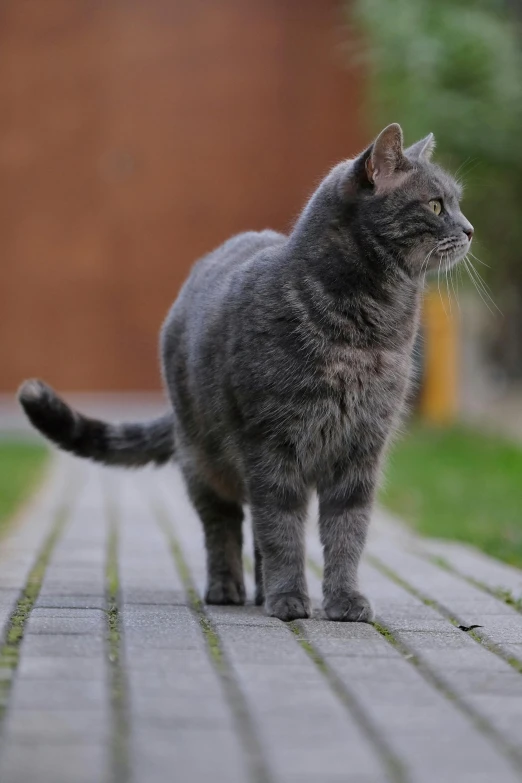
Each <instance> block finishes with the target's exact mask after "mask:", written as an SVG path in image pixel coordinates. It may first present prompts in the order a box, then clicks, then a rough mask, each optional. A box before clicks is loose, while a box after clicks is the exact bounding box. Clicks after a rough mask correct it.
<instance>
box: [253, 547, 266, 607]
mask: <svg viewBox="0 0 522 783" xmlns="http://www.w3.org/2000/svg"><path fill="white" fill-rule="evenodd" d="M254 575H255V580H256V598H255V602H256V606H263V604H264V603H265V584H264V581H263V555H262V554H261V549H260V548H259V546H258V544H257V542H256V540H255V538H254Z"/></svg>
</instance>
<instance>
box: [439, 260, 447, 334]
mask: <svg viewBox="0 0 522 783" xmlns="http://www.w3.org/2000/svg"><path fill="white" fill-rule="evenodd" d="M443 256H444V253H442V254H441V257H440V258H439V268H438V269H437V288H438V289H439V298H440V303H441V305H442V309H443V310H444V315H445V316H446V318H447V317H448V313H447V311H446V305H445V304H444V298H443V296H442V292H441V290H440V268H441V264H442V259H443Z"/></svg>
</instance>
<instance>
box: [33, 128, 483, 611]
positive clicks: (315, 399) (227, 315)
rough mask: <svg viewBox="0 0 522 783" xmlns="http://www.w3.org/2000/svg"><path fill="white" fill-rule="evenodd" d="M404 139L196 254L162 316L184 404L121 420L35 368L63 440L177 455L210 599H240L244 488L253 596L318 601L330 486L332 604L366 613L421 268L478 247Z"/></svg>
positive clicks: (176, 398)
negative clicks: (367, 556) (85, 403)
mask: <svg viewBox="0 0 522 783" xmlns="http://www.w3.org/2000/svg"><path fill="white" fill-rule="evenodd" d="M433 147H434V141H433V136H432V135H430V136H428V137H427V138H426V139H423V140H422V141H419V142H417V143H416V144H414V145H413V146H412V147H409V148H408V149H406V150H403V144H402V131H401V128H400V126H399V125H390V126H389V127H387V128H385V130H383V131H382V132H381V134H380V135H379V136H378V138H377V139H376V140H375V142H374V143H373V144H372V145H371V146H370V147H368V149H367V150H365V152H363V153H362V154H361V155H359V156H358V157H357V158H356V159H355V160H349V161H343V162H342V163H340V164H339V165H337V166H336V167H335V168H334V169H333V170H332V171H331V172H330V173H329V174H328V176H327V177H326V178H325V179H324V180H323V182H322V183H321V184H320V185H319V187H318V189H317V190H316V192H315V193H314V194H313V196H312V198H311V199H310V201H309V202H308V204H307V205H306V207H305V208H304V210H303V212H302V214H301V216H300V217H299V219H298V220H297V223H296V224H295V226H294V228H293V230H292V231H291V232H290V234H289V235H288V236H285V235H283V234H278V233H275V232H273V231H262V232H259V233H257V232H249V233H245V234H240V235H239V236H236V237H233V238H232V239H230V240H228V242H225V244H224V245H222V246H221V247H219V248H218V249H217V250H214V251H213V252H212V253H210V254H209V255H207V256H205V257H204V258H203V259H201V260H200V261H199V262H198V263H197V264H196V265H195V266H194V269H193V270H192V272H191V274H190V277H189V279H188V280H187V282H186V283H185V285H184V286H183V288H182V290H181V293H180V295H179V297H178V299H177V300H176V302H175V304H174V305H173V307H172V309H171V311H170V313H169V315H168V316H167V319H166V321H165V324H164V326H163V330H162V333H161V355H162V364H163V376H164V380H165V384H166V386H167V389H168V392H169V396H170V401H171V403H172V411H171V412H170V413H167V414H166V415H165V416H164V417H162V418H160V419H157V420H156V421H152V422H150V423H146V424H128V425H127V424H122V425H110V424H106V423H104V422H100V421H94V420H92V419H89V418H86V417H84V416H82V415H81V414H79V413H77V412H75V411H73V410H71V409H70V408H69V407H68V406H67V405H66V404H65V403H64V402H63V401H62V400H61V399H60V398H59V397H58V396H57V395H56V394H55V392H54V391H53V390H52V389H50V388H49V387H48V386H46V385H45V384H43V383H41V382H40V381H28V382H26V383H25V384H24V385H23V386H22V388H21V391H20V401H21V404H22V405H23V407H24V409H25V411H26V413H27V415H28V416H29V418H30V420H31V422H32V423H33V424H34V425H35V427H37V428H38V429H39V430H40V431H41V432H42V433H43V434H44V435H46V436H47V437H48V438H50V439H51V440H52V441H54V442H55V443H57V444H58V445H59V446H61V448H63V449H66V450H67V451H71V452H73V453H74V454H77V455H79V456H82V457H90V458H91V459H94V460H97V461H100V462H104V463H106V464H109V465H127V466H130V467H138V466H140V465H144V464H146V463H148V462H155V463H157V464H162V463H165V462H167V461H168V460H170V459H171V458H173V457H175V459H176V460H177V462H178V463H179V465H180V467H181V470H182V471H183V475H184V477H185V481H186V484H187V488H188V492H189V494H190V497H191V499H192V502H193V504H194V506H195V507H196V509H197V511H198V513H199V516H200V517H201V520H202V522H203V527H204V531H205V540H206V549H207V562H208V586H207V592H206V600H207V602H208V603H211V604H242V603H244V600H245V588H244V583H243V568H242V556H241V548H242V532H241V527H242V520H243V505H245V504H248V506H249V507H250V509H251V513H252V520H253V527H254V539H255V563H256V569H255V570H256V603H257V604H262V603H265V605H266V611H267V612H268V614H270V615H273V616H275V617H279V618H280V619H281V620H294V619H296V618H302V617H309V616H310V601H309V598H308V595H307V587H306V578H305V542H304V538H305V518H306V513H307V505H308V501H309V496H310V493H311V491H312V490H314V489H316V490H317V493H318V496H319V515H320V518H319V527H320V535H321V541H322V545H323V547H324V561H325V571H324V581H323V594H324V610H325V613H326V616H327V617H328V618H330V619H331V620H349V621H364V622H369V621H371V619H372V609H371V606H370V603H369V602H368V600H367V598H366V597H365V596H364V595H362V594H361V593H360V592H359V590H358V585H357V569H358V564H359V559H360V557H361V553H362V550H363V547H364V543H365V538H366V531H367V527H368V522H369V519H370V514H371V509H372V503H373V498H374V494H375V487H376V483H377V479H378V475H379V467H380V463H381V460H382V455H383V452H384V450H385V446H386V443H387V441H388V439H389V437H390V434H391V433H392V431H393V429H394V426H395V425H396V422H397V419H398V416H399V414H400V411H401V407H402V405H403V401H404V398H405V394H406V391H407V387H408V382H409V379H410V375H411V366H412V361H411V353H412V346H413V341H414V338H415V334H416V331H417V325H418V321H419V308H420V301H421V293H422V289H423V282H424V276H425V273H426V271H429V270H432V269H437V268H439V269H440V268H442V269H446V268H448V267H450V266H451V265H453V264H454V263H456V262H457V261H459V260H460V259H461V258H463V257H464V256H465V254H466V253H467V252H468V250H469V247H470V243H471V238H472V235H473V228H472V226H471V224H470V223H469V222H468V221H467V220H466V218H465V217H464V216H463V214H462V212H461V211H460V209H459V199H460V197H461V193H460V189H459V186H458V184H457V183H456V182H455V181H454V180H453V179H452V178H451V177H450V176H449V175H448V174H446V173H445V172H444V171H443V170H442V169H440V168H439V167H438V166H436V165H434V164H433V163H431V162H430V157H431V153H432V150H433Z"/></svg>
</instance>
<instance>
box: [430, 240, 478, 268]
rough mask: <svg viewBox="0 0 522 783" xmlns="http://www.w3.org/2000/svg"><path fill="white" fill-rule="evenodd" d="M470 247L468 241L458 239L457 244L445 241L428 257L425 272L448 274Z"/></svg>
mask: <svg viewBox="0 0 522 783" xmlns="http://www.w3.org/2000/svg"><path fill="white" fill-rule="evenodd" d="M470 247H471V242H470V241H468V240H460V239H459V240H458V241H457V242H455V241H453V242H448V241H447V240H445V241H443V242H441V243H439V244H438V245H436V246H435V247H434V248H433V251H432V252H431V254H430V255H429V259H428V261H427V263H426V270H427V271H428V272H448V271H449V270H450V269H452V268H453V267H454V266H455V265H456V264H458V263H459V261H462V259H463V258H465V257H466V255H467V254H468V253H469V249H470Z"/></svg>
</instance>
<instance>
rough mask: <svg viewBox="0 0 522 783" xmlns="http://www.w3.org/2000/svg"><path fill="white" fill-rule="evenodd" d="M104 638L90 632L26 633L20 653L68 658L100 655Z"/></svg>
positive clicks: (103, 650)
mask: <svg viewBox="0 0 522 783" xmlns="http://www.w3.org/2000/svg"><path fill="white" fill-rule="evenodd" d="M105 648H106V642H105V639H104V638H103V637H102V636H101V635H100V636H92V635H90V634H27V635H26V636H24V639H23V642H22V648H21V652H22V655H25V656H28V657H31V656H32V657H34V656H37V657H42V656H43V657H45V658H47V657H49V656H53V655H54V656H56V657H57V658H70V657H76V656H79V657H80V658H82V657H89V656H95V657H97V656H100V655H104V654H105V652H106V649H105Z"/></svg>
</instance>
